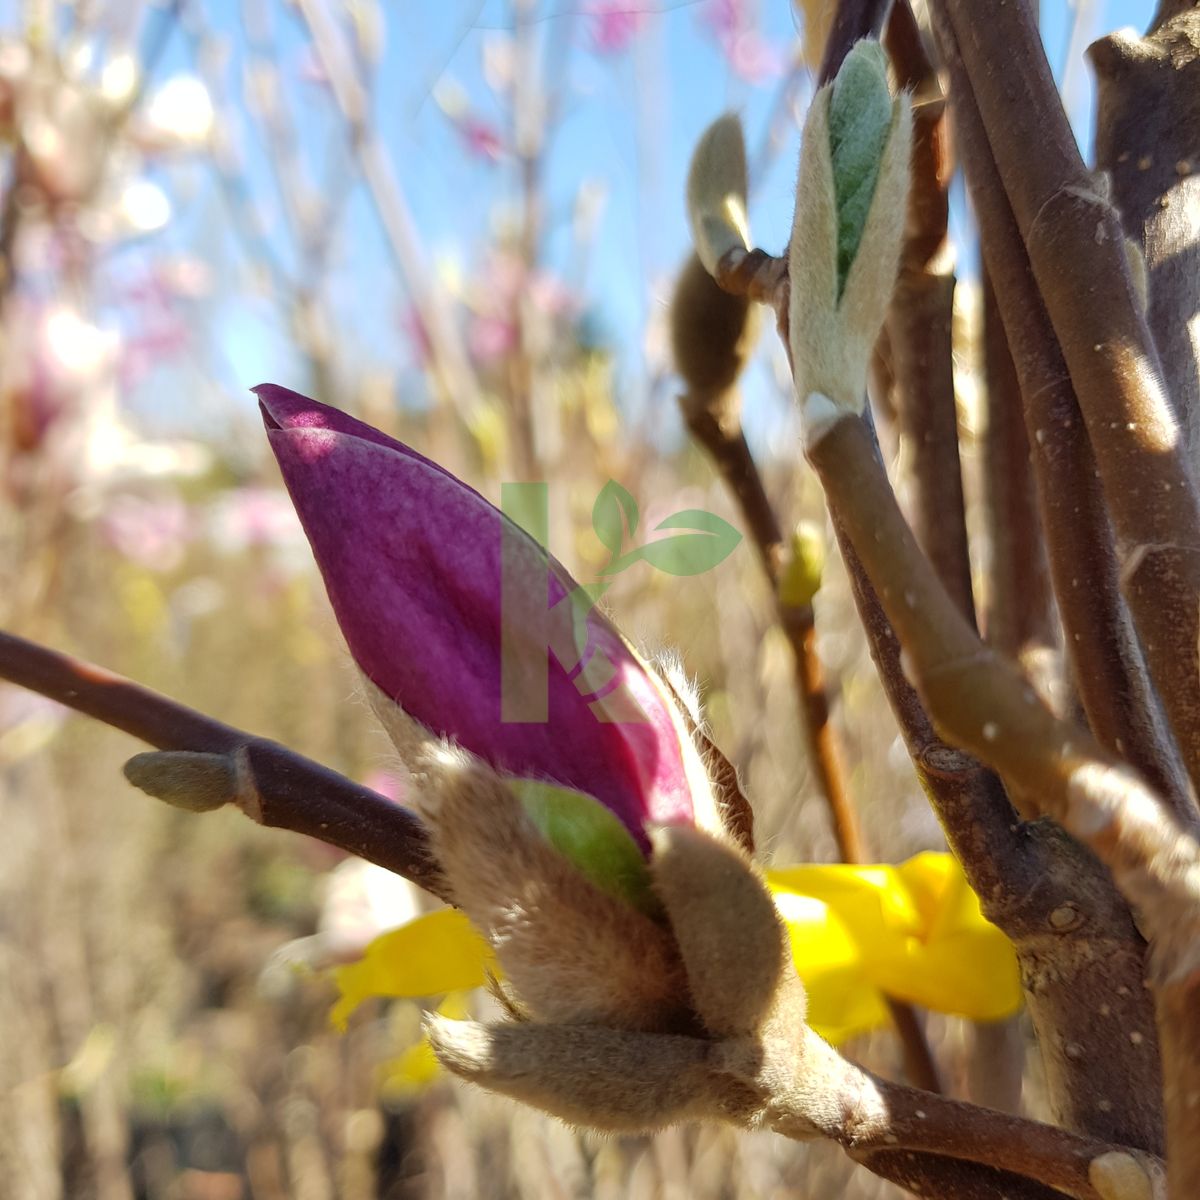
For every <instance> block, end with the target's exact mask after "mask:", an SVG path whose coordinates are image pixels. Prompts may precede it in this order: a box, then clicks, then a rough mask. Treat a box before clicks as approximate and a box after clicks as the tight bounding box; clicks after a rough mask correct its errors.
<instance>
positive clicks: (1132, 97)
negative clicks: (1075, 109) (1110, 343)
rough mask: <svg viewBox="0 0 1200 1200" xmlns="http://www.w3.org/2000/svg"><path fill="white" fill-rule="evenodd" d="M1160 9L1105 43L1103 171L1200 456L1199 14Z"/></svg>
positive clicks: (1093, 53)
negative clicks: (1134, 250) (1135, 252)
mask: <svg viewBox="0 0 1200 1200" xmlns="http://www.w3.org/2000/svg"><path fill="white" fill-rule="evenodd" d="M1174 7H1175V9H1176V11H1175V12H1173V13H1172V12H1170V11H1168V8H1169V6H1165V5H1164V6H1163V7H1162V8H1160V10H1159V12H1158V13H1157V14H1156V17H1155V22H1154V24H1153V26H1152V27H1151V30H1150V32H1149V33H1148V34H1147V35H1146V36H1145V37H1144V38H1139V37H1137V36H1135V35H1133V34H1131V33H1130V32H1129V31H1127V30H1126V31H1122V32H1120V33H1114V34H1112V35H1111V36H1110V37H1106V38H1102V39H1101V40H1100V41H1098V42H1096V43H1095V45H1093V46H1092V47H1091V50H1090V51H1089V54H1090V57H1091V60H1092V66H1093V67H1094V68H1095V71H1096V85H1097V88H1096V92H1097V108H1096V165H1097V167H1098V168H1099V169H1100V170H1103V171H1106V172H1107V173H1108V175H1109V178H1110V179H1111V180H1112V188H1113V199H1114V200H1115V201H1116V203H1117V206H1118V207H1119V208H1120V210H1121V220H1122V223H1123V224H1124V227H1125V232H1126V233H1127V234H1128V235H1129V237H1131V238H1132V239H1133V240H1134V241H1135V242H1137V243H1138V244H1139V245H1141V247H1142V249H1143V251H1144V253H1145V257H1146V270H1147V277H1148V279H1147V281H1148V283H1149V289H1148V291H1149V296H1148V301H1149V307H1148V310H1147V313H1146V319H1147V321H1148V323H1149V325H1150V328H1151V329H1152V330H1153V331H1154V342H1155V345H1156V346H1157V347H1158V355H1159V360H1160V361H1161V363H1162V367H1163V381H1164V383H1165V384H1166V387H1167V392H1168V394H1169V396H1170V398H1171V402H1172V404H1173V405H1174V408H1175V413H1176V416H1177V417H1178V419H1179V423H1180V424H1181V425H1182V426H1183V428H1184V430H1185V431H1186V432H1187V435H1188V446H1189V448H1190V450H1191V457H1192V461H1193V462H1194V461H1195V460H1196V453H1197V451H1198V450H1200V7H1197V6H1196V4H1195V3H1194V0H1193V2H1192V3H1190V4H1179V5H1176V6H1174Z"/></svg>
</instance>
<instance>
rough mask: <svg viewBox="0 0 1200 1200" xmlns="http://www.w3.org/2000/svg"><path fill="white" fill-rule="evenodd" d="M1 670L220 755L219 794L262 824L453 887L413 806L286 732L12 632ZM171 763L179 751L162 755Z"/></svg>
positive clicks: (68, 700)
mask: <svg viewBox="0 0 1200 1200" xmlns="http://www.w3.org/2000/svg"><path fill="white" fill-rule="evenodd" d="M0 679H7V680H8V681H9V682H11V683H16V684H19V685H20V686H21V687H25V688H29V689H30V690H31V691H35V692H39V693H40V694H41V695H43V696H48V697H49V698H50V699H51V700H56V701H58V702H59V703H60V704H64V705H66V706H67V707H68V708H73V709H74V710H75V711H76V712H80V713H83V714H85V715H86V716H89V717H93V718H94V719H96V720H98V721H102V722H104V724H106V725H111V726H112V727H113V728H114V729H120V730H123V731H124V732H125V733H128V734H131V735H132V736H133V737H136V738H140V739H141V740H142V741H144V742H149V743H150V745H152V746H157V747H158V748H159V749H160V750H165V751H187V752H192V753H195V754H199V755H206V756H211V757H210V759H209V760H208V761H207V763H206V764H205V765H206V766H207V767H210V768H211V771H209V774H210V776H216V775H219V774H220V762H222V761H223V762H224V765H225V767H226V770H227V777H228V780H229V785H230V786H229V792H228V794H227V795H226V796H224V797H223V798H218V800H219V799H223V800H224V801H226V802H228V803H232V804H236V805H237V806H238V807H239V808H240V809H241V810H242V811H243V812H244V813H245V814H246V815H247V816H248V817H250V818H251V820H253V821H256V822H257V823H258V824H259V825H265V826H268V827H270V828H275V829H290V830H292V831H294V832H296V833H303V834H306V835H308V836H309V837H315V838H319V839H320V840H321V841H323V842H328V843H329V844H330V845H333V846H339V847H341V848H342V849H343V850H347V851H349V852H350V853H351V854H357V855H359V856H360V857H362V858H365V859H367V860H368V861H369V862H373V863H376V864H378V865H379V866H381V867H385V868H386V869H387V870H389V871H394V872H395V873H396V874H397V875H403V876H404V877H405V878H406V879H410V880H412V882H413V883H416V884H419V885H420V886H421V887H423V888H426V889H428V890H429V891H431V892H433V893H434V895H442V893H443V892H444V887H443V884H442V880H441V875H440V873H439V871H438V869H437V866H436V864H435V863H434V862H433V860H432V859H431V858H430V857H429V853H428V850H427V845H426V838H425V830H424V827H423V826H422V825H421V822H420V821H419V820H418V819H417V818H416V817H415V816H414V815H413V814H412V813H411V812H409V811H408V810H407V809H405V808H402V807H401V806H400V805H398V804H394V803H392V802H391V801H390V800H387V799H385V798H384V797H383V796H380V795H379V794H378V793H376V792H373V791H371V789H370V788H365V787H362V786H361V785H359V784H357V783H355V782H353V780H350V779H347V778H346V777H345V776H343V775H339V774H338V773H337V772H336V771H331V770H330V769H329V768H328V767H324V766H322V765H321V764H320V763H317V762H314V761H313V760H312V759H309V758H305V757H304V756H303V755H300V754H296V753H295V752H294V751H292V750H288V749H287V748H286V747H284V746H281V745H279V744H278V743H277V742H272V741H268V740H267V739H266V738H260V737H255V736H254V735H253V734H249V733H245V732H243V731H242V730H240V729H235V728H234V727H233V726H230V725H225V724H222V723H221V722H220V721H217V720H214V719H213V718H212V717H208V716H205V715H204V714H203V713H200V712H197V711H196V710H195V709H192V708H188V707H187V706H186V705H183V704H179V703H177V702H176V701H174V700H170V699H168V698H167V697H166V696H161V695H159V694H158V693H157V692H154V691H151V690H150V689H149V688H145V687H142V686H141V685H140V684H137V683H134V682H132V681H131V680H129V679H125V678H123V677H122V676H120V675H116V674H113V673H112V672H110V671H106V670H104V669H103V668H102V667H97V666H94V665H92V664H91V663H87V662H83V661H81V660H80V659H76V658H72V657H70V656H69V655H66V654H61V653H59V652H58V651H55V650H50V649H48V648H47V647H45V646H39V645H36V644H34V643H33V642H28V641H26V640H25V639H24V638H19V637H16V636H14V635H13V634H10V633H4V632H0ZM151 757H152V756H151ZM214 759H215V760H218V761H213V760H214ZM171 765H172V764H171V760H164V762H163V764H162V766H163V767H164V768H167V767H169V766H171ZM176 765H179V766H181V767H184V768H185V769H186V765H187V763H186V760H176ZM143 767H144V769H143V772H142V775H141V778H143V779H145V780H147V782H150V781H151V780H152V778H153V777H154V776H156V775H157V776H159V777H161V776H162V774H163V772H162V771H158V772H156V771H155V769H154V764H152V763H144V764H143ZM139 786H141V785H140V784H139ZM152 790H153V789H152ZM154 794H158V792H154ZM218 806H219V804H218V803H216V802H214V803H213V804H212V805H211V807H218Z"/></svg>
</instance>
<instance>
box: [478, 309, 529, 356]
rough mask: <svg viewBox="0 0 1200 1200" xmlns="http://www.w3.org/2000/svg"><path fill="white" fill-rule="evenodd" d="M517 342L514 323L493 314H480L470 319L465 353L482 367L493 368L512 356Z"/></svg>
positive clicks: (508, 318) (517, 334) (516, 331)
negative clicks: (508, 356)
mask: <svg viewBox="0 0 1200 1200" xmlns="http://www.w3.org/2000/svg"><path fill="white" fill-rule="evenodd" d="M518 340H519V333H518V330H517V325H516V322H515V321H513V320H512V319H511V318H510V317H507V316H499V315H497V314H494V313H480V314H478V315H477V316H474V317H472V318H471V323H470V326H469V327H468V329H467V351H468V353H469V354H470V355H471V357H472V358H473V359H474V360H475V361H476V362H477V363H480V364H481V365H482V366H488V367H490V366H494V365H495V364H496V363H498V362H499V361H500V360H501V359H503V358H505V357H506V356H507V355H509V354H512V353H513V352H514V351H515V350H516V348H517V343H518Z"/></svg>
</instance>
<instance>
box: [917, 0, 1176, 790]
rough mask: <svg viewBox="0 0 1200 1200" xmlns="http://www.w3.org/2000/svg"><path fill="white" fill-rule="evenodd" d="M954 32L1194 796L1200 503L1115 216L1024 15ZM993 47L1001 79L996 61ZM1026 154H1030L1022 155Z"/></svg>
mask: <svg viewBox="0 0 1200 1200" xmlns="http://www.w3.org/2000/svg"><path fill="white" fill-rule="evenodd" d="M932 11H933V13H934V14H935V17H936V18H937V19H938V20H939V21H941V22H942V23H943V24H948V25H949V27H951V28H952V30H953V36H954V39H955V41H956V43H957V47H958V51H959V53H960V54H961V56H962V60H963V63H964V65H965V68H966V71H967V74H968V75H969V78H970V82H971V88H972V91H973V93H974V97H975V101H976V104H977V106H978V109H979V114H980V117H981V118H982V123H983V127H984V130H985V132H986V136H987V140H988V143H989V145H990V148H991V153H992V157H993V159H994V161H995V164H996V168H997V170H998V172H999V175H1000V178H1001V180H1002V182H1003V184H1004V189H1005V192H1006V193H1007V195H1008V200H1009V203H1010V205H1011V207H1012V211H1013V215H1014V216H1015V218H1016V221H1017V226H1018V228H1019V229H1020V231H1021V235H1022V238H1023V240H1024V242H1025V246H1026V249H1027V251H1028V254H1029V261H1030V265H1031V266H1032V268H1033V273H1034V276H1035V278H1036V279H1037V283H1038V288H1039V290H1040V291H1041V294H1042V297H1043V299H1044V301H1045V304H1046V310H1047V312H1048V314H1049V317H1050V320H1051V323H1052V324H1053V326H1054V329H1055V332H1056V333H1057V335H1058V340H1059V344H1060V346H1061V347H1062V351H1063V355H1064V358H1065V361H1066V364H1067V368H1068V370H1069V372H1070V374H1071V380H1072V382H1073V384H1074V386H1075V393H1076V396H1077V398H1078V400H1079V403H1080V407H1081V409H1082V411H1083V416H1084V420H1085V422H1086V424H1087V429H1088V436H1089V438H1090V440H1091V443H1092V449H1093V451H1094V453H1095V455H1096V465H1097V467H1098V469H1099V471H1100V477H1101V482H1102V484H1103V487H1104V495H1105V499H1106V501H1107V504H1108V509H1109V512H1110V514H1111V516H1112V520H1113V525H1114V527H1115V529H1116V532H1117V537H1118V546H1119V551H1120V562H1121V577H1122V586H1123V589H1124V591H1125V594H1126V596H1127V598H1128V600H1129V605H1130V609H1131V611H1132V613H1133V617H1134V620H1135V622H1136V623H1137V626H1138V630H1139V632H1140V634H1141V637H1142V642H1143V644H1144V645H1145V648H1146V657H1147V661H1148V664H1149V667H1150V672H1151V675H1152V676H1153V678H1154V682H1155V684H1156V685H1157V688H1158V691H1159V694H1160V695H1161V697H1162V699H1163V704H1164V706H1165V708H1166V712H1167V716H1168V719H1169V721H1170V724H1171V728H1172V730H1173V731H1174V734H1175V737H1176V740H1177V741H1178V743H1179V746H1180V750H1181V753H1182V755H1183V760H1184V763H1185V765H1186V767H1187V771H1188V774H1189V776H1190V777H1191V778H1192V781H1193V783H1195V782H1196V781H1198V780H1200V656H1198V654H1197V632H1198V630H1200V547H1195V546H1194V545H1193V544H1192V543H1193V542H1194V539H1195V532H1196V530H1197V529H1200V495H1198V493H1197V489H1196V483H1195V480H1194V478H1193V476H1192V473H1191V468H1190V464H1189V462H1188V459H1187V448H1186V446H1185V445H1184V442H1183V438H1182V437H1181V434H1180V429H1179V425H1178V422H1177V421H1176V418H1175V413H1174V411H1173V409H1172V407H1171V403H1170V401H1169V399H1168V397H1167V393H1166V391H1165V389H1164V387H1163V385H1162V382H1161V380H1162V369H1161V364H1160V363H1159V360H1158V354H1157V351H1156V349H1155V346H1154V341H1153V338H1152V336H1151V334H1150V331H1149V329H1148V328H1147V325H1146V322H1145V319H1144V317H1143V315H1142V313H1141V311H1140V301H1139V298H1138V296H1137V293H1136V290H1135V288H1134V285H1133V283H1132V281H1131V277H1130V272H1129V267H1128V263H1127V260H1126V252H1125V239H1124V232H1123V230H1122V228H1121V223H1120V220H1119V218H1118V215H1117V212H1116V210H1115V209H1114V208H1113V206H1112V204H1111V203H1110V202H1109V201H1108V200H1107V198H1106V197H1105V196H1104V195H1103V189H1102V187H1101V185H1100V184H1099V183H1098V181H1097V180H1096V179H1095V177H1094V176H1093V175H1092V174H1091V173H1090V172H1088V170H1087V169H1086V167H1085V166H1084V164H1083V161H1082V159H1081V158H1080V156H1079V151H1078V148H1077V146H1076V144H1075V140H1074V136H1073V134H1072V132H1071V128H1070V125H1069V124H1068V122H1067V119H1066V115H1065V113H1064V112H1063V110H1062V106H1061V103H1060V101H1059V98H1058V93H1057V91H1056V89H1055V84H1054V80H1053V77H1052V76H1051V73H1050V68H1049V64H1048V63H1047V62H1046V56H1045V51H1044V49H1043V47H1042V44H1041V41H1040V39H1039V36H1038V32H1037V29H1036V27H1035V26H1034V23H1033V21H1032V18H1031V15H1030V13H1029V10H1028V9H1027V7H1026V6H1025V5H1022V4H1008V5H998V6H996V7H995V8H993V9H992V10H990V12H989V20H988V21H987V22H985V23H984V22H980V21H979V20H978V12H977V10H976V8H975V6H973V5H970V4H967V3H964V0H936V2H935V3H934V4H933V5H932ZM997 47H1003V48H1004V65H1003V69H1002V70H1001V69H999V68H998V64H997V61H996V50H997ZM1034 145H1036V146H1037V147H1038V153H1037V154H1030V152H1029V148H1030V146H1034Z"/></svg>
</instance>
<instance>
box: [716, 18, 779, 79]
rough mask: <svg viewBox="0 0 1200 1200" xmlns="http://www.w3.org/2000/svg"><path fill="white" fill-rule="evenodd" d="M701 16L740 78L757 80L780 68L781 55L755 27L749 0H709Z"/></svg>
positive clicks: (765, 77)
mask: <svg viewBox="0 0 1200 1200" xmlns="http://www.w3.org/2000/svg"><path fill="white" fill-rule="evenodd" d="M700 19H701V21H702V22H703V23H704V24H705V25H707V26H708V28H709V30H710V32H711V33H712V35H713V37H714V38H715V39H716V42H717V45H718V46H719V47H720V48H721V53H722V54H723V55H724V56H725V61H726V62H727V63H728V64H729V69H730V70H731V71H732V72H733V73H734V74H735V75H736V76H737V77H738V78H739V79H744V80H745V81H746V82H747V83H753V84H759V83H763V82H764V81H765V80H767V79H771V78H773V77H774V76H776V75H779V74H780V73H781V72H782V71H783V55H782V54H781V53H780V51H779V49H778V47H776V46H774V45H772V43H771V42H769V41H768V40H767V39H766V38H765V37H763V35H762V33H760V32H759V30H758V28H757V21H758V14H757V11H756V6H755V5H754V4H753V2H752V0H708V3H707V4H705V6H704V8H703V10H702V11H701V16H700Z"/></svg>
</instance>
